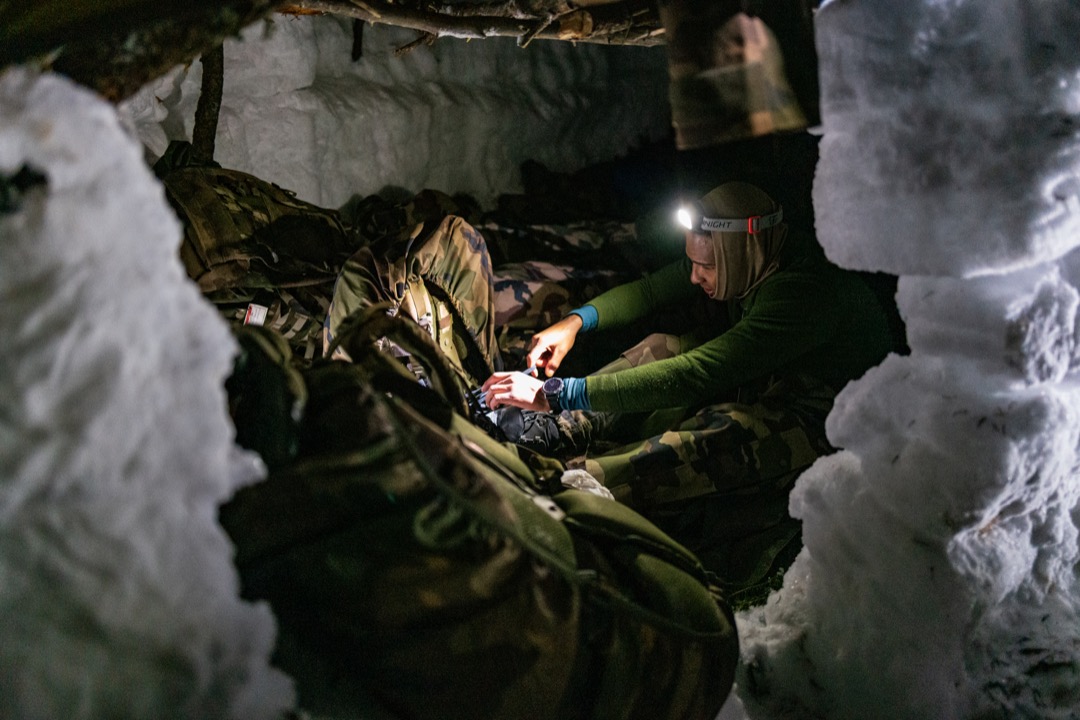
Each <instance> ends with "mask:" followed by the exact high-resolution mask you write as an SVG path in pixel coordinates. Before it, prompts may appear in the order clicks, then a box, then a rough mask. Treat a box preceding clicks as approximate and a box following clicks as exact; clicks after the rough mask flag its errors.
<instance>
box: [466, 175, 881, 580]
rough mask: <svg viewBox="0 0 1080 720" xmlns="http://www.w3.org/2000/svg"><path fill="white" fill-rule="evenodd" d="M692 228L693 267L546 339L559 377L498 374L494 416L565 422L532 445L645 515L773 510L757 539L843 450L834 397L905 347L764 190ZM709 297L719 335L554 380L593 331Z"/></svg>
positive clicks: (723, 202)
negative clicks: (507, 413) (507, 412)
mask: <svg viewBox="0 0 1080 720" xmlns="http://www.w3.org/2000/svg"><path fill="white" fill-rule="evenodd" d="M680 222H681V223H682V224H683V226H684V227H685V229H686V232H685V247H686V257H685V258H683V259H681V260H679V261H677V262H675V263H673V264H671V265H669V266H667V267H665V268H662V269H661V270H659V271H657V272H656V273H653V274H651V275H648V276H645V277H644V278H642V279H640V280H637V281H634V282H631V283H628V284H626V285H622V286H620V287H617V288H614V289H612V290H609V291H608V292H606V293H603V294H601V295H599V296H598V297H596V298H594V299H593V300H591V301H590V302H589V303H588V304H586V305H585V306H583V307H581V308H579V309H577V310H573V311H571V313H570V314H569V315H567V316H566V317H565V318H563V319H562V320H560V321H558V322H556V323H555V324H554V325H552V326H550V327H548V328H547V329H545V330H543V331H541V332H539V333H537V334H536V335H535V336H534V337H533V339H532V343H531V347H530V351H529V355H528V362H529V364H530V365H535V366H537V367H538V368H540V369H541V370H542V372H543V374H544V375H545V376H546V377H547V379H543V378H536V377H531V376H529V375H526V374H524V373H507V372H502V373H496V374H494V375H493V376H492V377H491V378H489V379H488V380H487V381H486V382H485V383H484V386H483V390H484V392H485V393H486V399H487V402H488V404H489V405H490V406H491V407H492V408H499V407H502V406H507V405H509V406H516V407H519V408H522V409H525V410H532V411H540V412H543V413H558V415H548V416H547V417H549V418H552V421H549V422H546V423H545V422H542V421H540V420H534V422H533V423H532V426H531V427H529V428H527V431H526V433H525V434H524V436H523V437H522V438H521V440H520V442H522V443H524V444H526V445H528V444H532V445H533V446H535V447H539V448H541V449H544V448H546V449H553V450H554V451H555V452H556V454H558V453H560V452H561V453H562V454H563V455H564V456H567V457H573V456H574V455H577V456H578V457H576V459H572V460H571V461H570V465H578V466H582V467H584V469H586V470H587V471H589V472H590V473H591V474H593V475H594V476H595V477H597V478H598V479H599V480H600V481H601V482H603V484H604V485H606V486H607V487H608V488H609V489H610V490H612V491H613V493H614V494H615V496H616V497H617V498H618V499H620V500H623V501H624V502H627V503H628V504H631V505H633V506H635V507H636V508H638V509H641V510H643V511H648V510H649V509H650V508H657V507H660V506H662V505H665V504H667V505H668V506H671V505H670V504H672V503H676V504H677V503H681V502H684V501H687V500H690V499H692V498H697V497H700V496H703V495H716V494H718V493H719V494H721V495H723V494H725V493H727V494H730V493H733V492H737V493H742V494H743V495H745V494H746V493H747V492H749V491H750V489H751V488H753V491H754V492H765V493H766V494H770V495H771V497H772V501H770V502H766V503H760V502H759V503H757V505H756V507H757V509H758V510H761V508H762V506H763V505H769V506H770V507H771V510H769V512H770V513H772V515H773V516H774V517H771V518H761V519H760V522H759V523H758V525H759V526H762V525H764V526H769V525H777V524H781V525H782V524H785V522H786V521H788V520H790V519H789V518H787V512H786V495H787V491H788V490H789V489H790V486H791V484H792V483H793V481H794V478H795V477H796V476H797V475H798V473H799V472H801V471H802V470H803V469H804V468H806V467H808V466H809V465H810V464H811V463H812V462H813V461H814V460H815V459H816V458H817V457H819V456H820V455H822V454H825V453H828V452H831V451H832V448H831V446H830V445H829V443H828V441H827V440H826V438H825V430H824V425H825V418H826V416H827V415H828V412H829V410H830V409H831V407H832V402H833V399H834V397H835V395H836V392H837V391H838V390H839V389H840V388H841V387H843V386H844V384H846V383H847V382H848V381H849V380H852V379H853V378H857V377H859V376H860V375H862V374H863V373H864V372H865V371H866V370H867V369H869V368H870V367H872V366H874V365H876V364H878V363H879V362H880V361H881V360H883V359H884V357H885V356H886V355H887V354H888V353H889V352H890V350H893V349H896V343H895V342H894V337H893V334H892V332H891V331H890V323H889V320H888V316H887V314H886V312H885V309H884V308H883V306H882V304H881V303H880V302H879V300H878V297H877V295H876V294H875V293H874V292H873V291H872V290H871V288H870V287H869V286H868V285H867V284H866V283H865V282H864V280H863V278H862V277H861V276H860V275H858V274H856V273H852V272H848V271H844V270H841V269H840V268H837V267H836V266H834V265H832V264H830V263H829V262H828V261H827V260H826V259H825V258H824V256H823V255H822V254H821V253H820V249H819V248H817V247H816V244H812V243H811V242H809V239H808V238H802V237H799V236H796V235H794V234H789V233H788V227H787V224H786V223H785V222H784V218H783V211H782V209H781V208H780V206H779V205H778V204H777V203H776V202H775V201H774V200H773V199H772V198H771V197H769V196H768V195H767V194H766V193H765V192H763V191H762V190H760V189H759V188H757V187H755V186H753V185H749V184H747V183H741V182H730V183H726V184H724V185H721V186H720V187H717V188H715V189H714V190H712V191H711V192H709V193H708V194H707V195H705V196H704V197H702V198H701V199H700V201H698V202H697V203H695V204H694V205H693V206H691V207H687V208H684V209H683V210H682V211H680ZM702 291H704V294H705V296H707V298H708V301H707V302H706V303H705V304H706V305H707V306H712V309H713V310H714V311H717V310H718V311H719V312H713V313H712V315H713V322H711V323H710V324H699V325H698V326H697V327H695V328H693V329H692V331H691V332H689V333H684V334H682V335H673V334H654V335H651V336H649V337H648V338H646V340H645V341H643V342H642V343H641V344H639V345H638V346H636V347H634V348H632V349H631V350H630V351H627V352H626V353H623V355H622V356H621V357H620V358H619V359H618V360H616V361H615V362H614V363H612V364H611V365H609V366H607V367H605V368H604V369H602V370H601V371H598V372H596V373H593V374H591V375H589V376H587V377H580V378H577V377H558V376H556V375H555V373H556V371H557V370H558V368H559V365H560V363H561V362H562V361H563V358H564V357H565V356H566V355H567V353H569V352H570V351H571V348H573V346H574V343H575V340H576V338H577V336H578V335H579V334H580V333H586V332H593V331H597V330H605V329H609V328H611V329H614V328H621V327H626V326H628V325H639V324H643V323H646V322H648V321H649V320H650V319H651V318H654V317H656V316H658V315H660V314H662V313H663V312H664V311H665V310H667V311H671V310H674V311H675V312H674V313H673V315H674V316H675V317H679V316H685V315H688V314H689V311H690V308H691V307H692V306H693V305H694V304H695V300H697V299H701V293H702ZM684 310H685V312H684ZM671 314H672V313H670V312H669V315H671ZM716 316H719V317H716ZM542 417H543V416H538V418H542ZM728 505H730V503H728ZM787 524H788V526H789V530H790V529H791V525H790V522H788V523H787ZM794 531H795V532H797V527H796V528H794ZM714 564H715V563H714Z"/></svg>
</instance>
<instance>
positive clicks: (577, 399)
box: [559, 311, 595, 410]
mask: <svg viewBox="0 0 1080 720" xmlns="http://www.w3.org/2000/svg"><path fill="white" fill-rule="evenodd" d="M594 312H595V311H594ZM559 405H560V406H561V407H562V409H563V410H592V405H590V404H589V391H588V390H587V389H586V387H585V378H563V387H562V392H560V393H559Z"/></svg>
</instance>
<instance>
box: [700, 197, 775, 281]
mask: <svg viewBox="0 0 1080 720" xmlns="http://www.w3.org/2000/svg"><path fill="white" fill-rule="evenodd" d="M698 204H699V205H700V206H701V210H702V211H703V212H704V213H705V215H706V216H709V217H721V218H746V217H754V216H765V215H771V214H772V213H775V212H777V211H778V210H779V209H780V205H779V204H778V203H777V202H776V201H775V200H773V199H772V198H771V197H769V195H768V194H766V193H765V191H764V190H761V189H760V188H758V187H756V186H754V185H750V184H749V183H744V182H729V183H724V184H723V185H721V186H719V187H717V188H714V189H712V190H710V191H709V193H708V194H707V195H705V196H704V197H703V198H701V200H699V201H698ZM709 238H710V239H711V241H712V247H713V256H714V258H715V260H716V288H715V289H714V290H713V295H712V297H713V299H714V300H731V299H732V298H741V297H743V296H745V295H746V294H747V293H748V292H750V291H751V290H753V289H754V288H755V287H757V286H758V285H759V284H761V281H762V280H764V279H765V278H767V277H768V276H769V275H771V274H773V273H774V272H776V270H777V269H778V268H779V267H780V265H779V255H780V251H781V249H783V246H784V240H785V239H786V238H787V223H784V222H781V223H779V224H778V225H774V226H772V227H769V228H765V229H762V230H759V231H758V232H756V233H750V232H745V231H743V232H719V231H713V232H710V233H709Z"/></svg>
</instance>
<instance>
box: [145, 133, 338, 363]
mask: <svg viewBox="0 0 1080 720" xmlns="http://www.w3.org/2000/svg"><path fill="white" fill-rule="evenodd" d="M189 149H190V144H188V143H183V142H174V143H172V144H171V145H170V146H169V149H168V151H166V154H165V155H164V156H163V157H162V158H161V160H159V161H158V163H156V164H155V166H154V170H155V172H156V173H157V174H158V176H159V178H160V179H161V181H162V183H163V184H164V186H165V192H166V197H167V198H168V200H169V202H170V203H171V204H172V206H173V208H174V209H175V210H176V213H177V216H178V217H179V218H180V220H181V222H182V223H183V226H184V237H183V242H182V243H181V246H180V259H181V261H182V262H183V264H184V269H185V270H186V272H187V274H188V276H189V277H190V278H191V279H192V280H194V281H195V282H196V284H198V286H199V289H200V290H201V291H202V292H203V293H204V294H205V295H206V296H207V298H208V299H209V300H210V301H211V302H213V303H214V304H215V305H216V306H217V307H218V308H219V310H220V311H221V313H222V315H224V316H225V318H226V319H228V320H229V321H230V322H231V323H232V324H234V325H241V324H244V323H251V322H254V323H255V324H262V325H266V326H268V327H273V328H274V329H275V330H277V331H278V332H280V333H281V334H282V335H284V336H285V337H286V339H287V340H288V341H289V343H290V345H292V346H293V348H294V350H295V351H296V352H297V353H298V354H300V355H301V356H303V357H308V358H313V357H316V356H317V355H319V354H321V351H322V338H321V333H322V319H323V318H324V317H325V316H326V310H327V309H328V307H329V304H330V294H331V292H332V291H333V283H334V280H335V278H336V277H337V273H338V271H339V270H340V269H341V266H342V264H343V263H344V262H345V259H346V258H348V257H349V255H351V254H352V253H353V252H354V251H355V250H356V247H357V245H358V242H359V240H358V238H357V236H356V234H355V233H353V232H352V231H351V230H350V229H349V228H347V227H346V226H345V225H344V223H343V222H342V220H341V218H340V216H339V213H338V212H337V211H335V210H329V209H326V208H322V207H319V206H317V205H313V204H312V203H309V202H305V201H303V200H300V199H298V198H297V197H296V195H295V193H293V192H291V191H289V190H285V189H283V188H281V187H278V186H277V185H275V184H273V183H270V182H267V181H265V180H262V179H260V178H257V177H255V176H253V175H249V174H248V173H244V172H240V171H238V170H230V169H227V168H221V167H218V166H216V165H213V164H211V165H206V164H196V163H194V162H193V161H192V160H191V158H190V153H189V152H188V150H189Z"/></svg>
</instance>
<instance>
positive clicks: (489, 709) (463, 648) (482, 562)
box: [221, 308, 738, 720]
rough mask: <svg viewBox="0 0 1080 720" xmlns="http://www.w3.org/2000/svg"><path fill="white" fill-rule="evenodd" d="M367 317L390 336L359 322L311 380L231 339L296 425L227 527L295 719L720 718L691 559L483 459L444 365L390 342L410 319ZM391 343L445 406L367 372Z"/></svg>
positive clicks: (576, 496) (701, 576) (726, 636)
mask: <svg viewBox="0 0 1080 720" xmlns="http://www.w3.org/2000/svg"><path fill="white" fill-rule="evenodd" d="M366 319H367V320H375V319H377V320H378V322H379V323H380V326H379V327H378V328H377V329H371V330H366V329H365V327H366V326H365V325H364V320H365V318H360V319H359V321H358V322H357V323H356V325H355V326H353V327H352V328H350V329H349V334H350V336H351V341H350V342H349V343H348V349H349V353H350V355H351V356H352V357H353V358H354V359H358V360H359V362H358V363H346V362H342V361H334V360H326V359H324V360H321V361H318V362H316V363H315V364H313V365H312V366H311V367H310V368H308V369H306V370H304V371H303V373H302V374H301V373H299V372H298V371H295V370H292V369H290V368H288V367H287V364H288V361H287V357H288V354H287V352H286V350H287V349H286V348H284V345H283V343H282V342H281V341H280V340H269V339H267V338H266V337H262V338H260V339H257V340H256V339H253V338H246V339H245V338H244V334H259V335H264V336H265V335H267V333H266V331H264V330H255V329H248V330H246V331H244V333H242V334H241V340H242V345H243V346H244V347H245V353H244V354H245V355H253V354H254V355H259V354H261V355H262V356H263V357H262V358H261V360H259V361H252V360H251V359H250V358H249V361H248V363H247V367H248V368H261V370H260V372H259V377H260V378H261V381H260V382H256V383H254V384H253V385H251V386H250V387H251V388H252V391H253V392H254V391H256V390H255V389H256V388H258V390H257V392H259V393H265V392H267V387H268V385H272V384H273V383H274V382H275V381H274V380H273V378H274V376H275V375H279V376H280V379H279V382H282V383H283V384H284V385H283V387H284V388H285V389H284V390H281V391H280V393H279V394H281V395H282V396H284V397H286V398H292V401H278V402H275V403H273V404H276V405H279V406H282V407H295V406H296V405H297V404H302V405H303V408H302V411H301V412H300V413H299V415H298V417H299V419H298V421H297V422H296V424H295V427H294V428H293V429H291V430H290V429H288V428H287V427H286V425H287V423H285V424H282V423H278V424H277V425H276V429H274V430H272V433H277V434H279V435H281V436H282V437H286V438H288V437H292V438H293V439H294V440H295V443H296V448H297V452H296V453H295V457H294V458H293V459H292V460H291V461H289V462H285V463H278V465H277V466H276V469H275V470H274V471H273V472H271V474H270V477H269V478H268V479H267V480H266V481H265V482H262V483H259V484H256V485H253V486H250V487H248V488H245V489H243V490H241V491H240V492H239V493H238V494H237V495H236V497H235V498H234V499H233V500H232V501H230V502H229V503H228V504H227V505H226V506H224V507H223V508H222V513H221V518H222V523H223V525H224V527H225V528H226V530H227V531H228V532H229V534H230V535H231V537H232V538H233V541H234V543H235V544H236V563H237V567H238V569H239V572H240V576H241V580H242V591H243V594H244V595H245V597H248V598H251V599H260V600H265V601H268V602H269V603H270V605H271V607H272V608H273V610H274V612H275V614H276V616H277V619H278V625H279V641H278V647H277V652H276V655H275V663H276V664H277V665H278V666H280V667H281V668H282V669H284V670H285V671H286V672H289V673H290V674H292V675H293V677H294V678H295V679H296V681H297V688H298V693H299V699H300V704H301V706H302V707H303V709H304V710H306V711H309V712H312V713H314V714H315V715H316V716H318V717H324V716H325V717H340V716H345V715H347V716H350V717H358V716H359V717H388V718H463V719H464V718H468V719H469V720H480V719H482V718H514V719H515V720H519V719H520V720H525V719H529V718H537V719H540V718H553V719H554V718H558V719H559V720H567V719H570V718H649V719H650V720H654V719H662V718H701V719H702V720H706V719H708V720H711V719H712V718H713V717H715V715H716V714H717V712H718V711H719V709H720V707H721V706H722V704H723V702H724V700H725V698H726V696H727V694H728V692H729V690H730V687H731V683H732V677H733V673H734V669H735V664H736V662H737V655H738V649H737V638H736V634H735V631H734V623H733V618H732V616H731V613H730V610H729V608H728V606H727V604H726V603H725V601H724V600H723V598H722V597H721V596H720V595H719V591H717V589H716V588H715V587H714V586H713V585H712V584H711V583H710V582H709V578H708V577H707V576H706V574H705V573H704V572H703V570H702V568H701V565H700V564H699V563H698V561H697V560H696V558H694V557H693V556H692V555H691V554H690V553H689V552H687V551H686V550H684V549H683V548H682V547H680V546H679V545H678V544H677V543H675V542H674V541H672V540H671V539H670V538H668V537H667V536H665V535H664V534H663V533H661V532H659V531H658V530H657V529H656V528H655V527H654V526H653V525H652V524H651V523H649V522H648V521H646V520H644V519H643V518H642V517H641V516H640V515H638V514H637V513H635V512H634V511H632V510H631V509H630V508H628V507H626V506H624V505H621V504H619V503H616V502H614V501H611V500H608V499H606V498H603V497H599V496H597V495H593V494H590V493H587V492H583V491H579V490H570V489H563V488H562V484H561V482H560V474H561V471H562V467H561V465H559V464H557V463H554V461H550V460H543V459H540V458H538V457H537V458H531V457H530V456H529V455H528V454H527V453H525V454H524V455H519V454H518V452H517V451H516V450H515V449H514V448H513V447H512V446H509V445H502V444H499V443H497V442H495V441H493V440H491V439H490V438H489V437H488V436H487V435H485V434H484V433H483V432H481V431H480V430H479V429H478V428H476V427H474V426H473V425H471V424H470V423H469V422H468V421H467V420H465V418H464V417H463V416H462V415H461V414H460V413H459V412H458V411H457V409H458V408H460V407H461V406H462V404H463V401H462V399H461V398H460V397H459V396H456V394H457V393H460V391H461V388H460V387H458V388H457V389H455V383H456V380H454V379H453V378H454V377H455V375H454V373H453V371H450V370H446V369H445V368H444V369H442V370H439V369H438V368H436V367H434V366H435V365H438V364H439V363H440V362H441V361H440V360H439V359H438V357H439V353H438V351H437V350H436V349H435V346H434V343H432V342H431V341H430V340H428V346H427V348H426V350H425V348H424V347H421V345H422V343H423V342H424V338H423V335H422V333H420V334H415V333H414V334H413V335H414V336H410V337H408V338H405V339H402V334H399V333H398V332H397V330H395V329H394V328H388V326H387V322H389V323H390V324H391V325H394V324H399V325H402V326H403V325H405V324H406V321H404V320H402V319H399V318H387V317H386V316H385V314H384V312H383V311H382V309H381V308H374V309H373V310H371V311H369V312H368V313H367V316H366ZM387 333H389V334H390V335H391V336H393V337H395V338H396V339H398V340H401V341H402V343H403V344H405V345H408V346H409V347H410V350H411V352H412V353H413V356H414V357H418V358H422V359H423V361H424V362H425V363H426V364H428V365H430V366H432V367H430V368H429V374H430V375H431V376H434V377H440V378H442V380H441V381H440V384H439V385H438V387H432V388H424V387H422V386H420V385H419V384H417V383H416V382H415V381H414V380H413V379H412V378H411V377H410V376H408V375H406V374H403V373H400V372H399V371H398V370H397V369H395V367H394V366H395V363H394V362H393V361H390V362H385V361H383V360H374V359H373V357H372V356H371V354H370V353H372V352H374V351H373V350H372V348H373V347H374V342H375V340H376V339H377V337H383V336H386V335H387ZM403 334H404V333H403ZM417 338H420V339H417ZM275 343H276V346H277V350H275V349H274V347H275ZM365 348H367V349H365ZM376 354H377V353H376ZM365 360H368V361H370V362H366V363H365ZM275 364H277V365H279V366H280V367H281V368H282V370H280V371H278V370H273V369H272V368H273V367H274V366H275ZM298 379H299V380H302V387H303V390H300V389H298V388H300V387H301V385H300V384H298V383H297V380H298ZM237 381H238V380H237V378H236V377H235V376H234V388H235V387H236V382H237ZM241 384H242V383H241ZM390 386H392V387H394V388H395V389H394V390H393V391H391V392H387V387H390ZM290 388H291V389H290ZM406 388H410V389H406ZM271 394H272V393H271ZM405 398H408V401H407V400H406V399H405ZM248 400H250V399H248V398H244V397H235V396H234V397H233V407H234V409H240V410H241V412H240V413H239V417H241V418H246V420H238V424H241V423H243V422H254V420H253V418H255V417H256V416H257V415H258V413H256V414H252V413H250V412H245V411H244V410H243V408H244V407H245V405H246V402H247V401H248ZM263 415H265V413H264V414H263ZM253 435H254V436H258V433H254V434H253V433H250V432H248V433H247V436H248V437H252V436H253ZM264 440H267V441H271V442H275V441H274V440H273V438H272V437H268V436H267V437H264ZM528 461H535V462H528Z"/></svg>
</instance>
